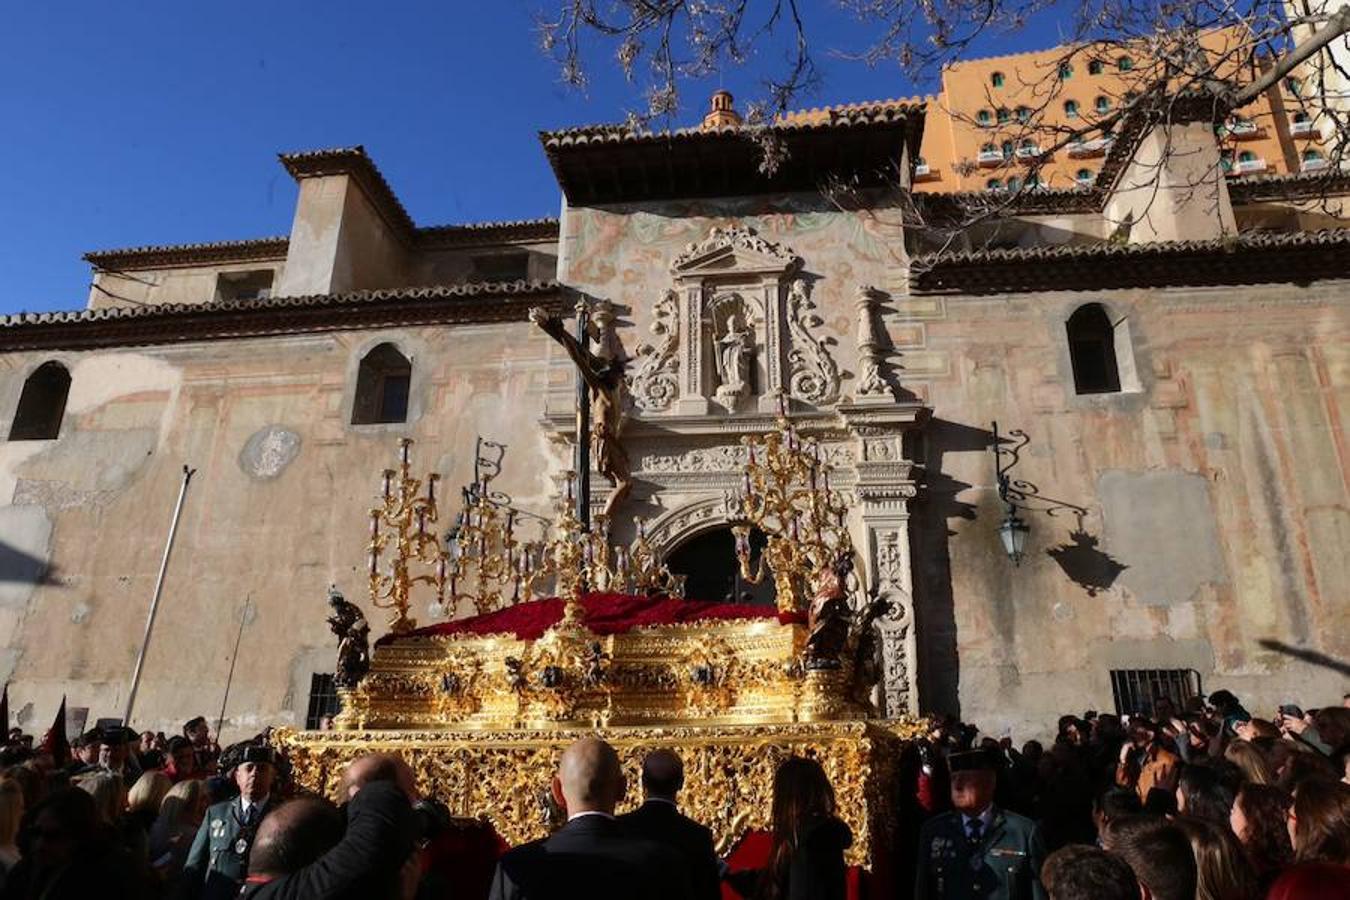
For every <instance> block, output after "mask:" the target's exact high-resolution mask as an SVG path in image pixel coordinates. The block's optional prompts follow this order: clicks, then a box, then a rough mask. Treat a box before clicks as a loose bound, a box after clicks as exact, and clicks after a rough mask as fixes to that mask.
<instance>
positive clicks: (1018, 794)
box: [0, 691, 1350, 900]
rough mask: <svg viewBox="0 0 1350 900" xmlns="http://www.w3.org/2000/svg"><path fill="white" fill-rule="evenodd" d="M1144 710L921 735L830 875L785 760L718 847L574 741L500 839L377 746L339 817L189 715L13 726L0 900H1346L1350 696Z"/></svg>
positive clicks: (677, 767) (821, 771) (807, 803)
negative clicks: (143, 727)
mask: <svg viewBox="0 0 1350 900" xmlns="http://www.w3.org/2000/svg"><path fill="white" fill-rule="evenodd" d="M1152 707H1153V708H1152V709H1151V710H1150V712H1151V716H1150V717H1147V718H1146V717H1143V716H1116V715H1112V714H1104V713H1103V714H1097V713H1094V712H1087V713H1084V714H1083V715H1081V716H1080V715H1069V716H1064V717H1063V718H1061V719H1060V720H1059V722H1058V727H1057V735H1056V737H1055V739H1054V741H1053V742H1052V743H1050V745H1049V746H1048V747H1046V746H1044V745H1043V744H1042V743H1040V742H1037V741H1027V742H1026V743H1024V744H1023V745H1022V747H1021V748H1020V749H1018V748H1015V747H1014V746H1013V743H1012V741H1011V740H1010V739H1008V738H1004V739H1002V740H998V739H994V738H990V737H982V736H981V735H980V733H979V731H978V729H977V728H976V727H975V726H973V725H968V724H964V723H961V722H959V721H956V720H954V719H942V720H937V721H935V722H934V723H933V729H932V732H931V736H930V738H929V739H927V740H921V741H916V742H913V743H911V744H910V745H909V746H908V748H907V749H906V750H905V752H904V753H903V755H902V757H901V758H900V759H899V760H897V761H896V763H897V767H898V770H899V775H900V777H899V785H900V787H899V789H898V792H897V796H896V797H894V798H892V799H893V801H894V803H893V805H894V807H895V809H896V810H897V812H896V815H895V821H894V822H893V823H891V826H892V827H891V828H890V829H889V830H890V831H891V833H892V834H891V838H892V839H891V841H890V843H891V844H892V845H893V846H894V848H895V852H894V854H893V855H892V856H889V857H884V858H875V859H874V860H873V863H874V865H873V869H874V871H873V874H872V877H871V878H870V879H861V878H859V877H858V873H857V872H856V871H854V870H850V868H849V867H848V866H847V865H846V863H845V859H846V853H847V851H848V848H849V847H850V845H851V843H852V839H853V836H852V832H851V830H850V828H849V826H848V825H847V824H846V823H845V822H844V821H843V820H842V819H841V818H840V816H839V813H838V809H837V805H836V800H835V794H834V789H833V786H832V785H831V783H830V780H829V778H828V776H827V774H826V770H825V768H824V767H823V766H822V765H821V763H820V762H819V761H817V760H815V759H812V758H809V757H804V756H794V757H789V758H787V759H785V760H783V761H782V762H781V763H780V764H779V766H778V768H777V773H776V776H775V779H774V785H773V798H772V808H771V809H769V810H766V811H764V812H765V813H766V817H767V820H768V822H769V823H770V827H769V828H768V829H767V830H766V831H764V832H762V833H758V834H756V835H753V837H754V838H757V839H758V840H759V841H760V843H759V845H758V846H759V847H760V848H761V850H760V852H758V853H745V852H740V851H739V850H738V851H737V852H736V853H735V854H730V855H728V856H725V857H719V855H718V853H717V850H716V849H715V844H714V841H713V836H712V833H711V831H710V830H709V829H708V828H707V827H705V825H703V824H700V823H698V822H696V821H694V820H692V819H690V818H689V817H687V816H686V815H685V814H684V813H683V812H681V809H680V796H681V794H682V792H683V790H684V768H683V764H682V761H681V759H680V757H679V756H678V755H677V754H675V753H674V752H672V751H670V750H667V749H659V750H654V751H653V752H651V753H649V754H647V755H646V757H645V759H644V760H643V765H642V777H641V793H642V801H641V802H640V803H639V804H638V805H637V806H636V808H634V809H633V810H631V811H629V812H626V813H623V814H618V810H619V808H620V807H621V806H622V805H623V804H624V802H625V799H626V797H627V795H628V787H629V786H628V785H627V784H626V780H625V776H624V774H623V771H622V767H621V765H620V760H619V756H618V754H617V752H616V751H615V750H614V748H613V747H611V746H610V745H609V744H607V743H605V742H604V741H603V740H601V739H599V738H598V737H588V738H584V739H582V740H579V741H577V742H576V743H575V744H573V745H572V746H570V747H569V748H567V749H566V750H565V751H564V752H563V754H562V757H561V760H560V763H559V766H558V770H557V773H556V775H555V777H554V778H553V781H552V785H551V794H552V798H553V800H554V802H555V803H556V805H557V808H558V810H559V811H561V813H562V816H561V820H562V821H561V822H560V824H559V826H558V827H557V828H556V830H554V831H553V832H552V833H551V834H550V835H549V836H548V837H546V838H543V839H541V840H539V841H535V842H533V843H529V844H525V845H522V846H519V847H515V848H508V847H506V846H505V844H504V843H502V842H501V841H500V839H498V838H496V836H495V835H494V834H492V833H491V829H490V828H488V827H487V826H484V825H483V823H481V822H477V821H475V822H473V823H471V824H472V825H474V826H475V827H476V828H477V830H476V831H475V830H474V829H473V828H469V829H467V830H465V831H463V832H460V833H456V832H455V829H454V827H452V826H453V823H454V822H455V820H453V819H452V818H451V817H450V815H449V813H448V812H447V810H446V809H445V807H444V806H443V805H441V804H439V803H438V802H437V801H435V800H434V798H430V797H424V796H422V795H421V793H420V792H419V788H418V785H417V783H416V780H415V778H414V776H413V772H412V770H411V769H410V768H409V766H408V765H407V763H406V762H405V761H404V760H402V759H400V758H398V757H396V756H390V755H378V754H376V755H370V756H365V757H361V758H359V759H357V760H356V761H354V762H353V763H351V764H350V765H349V766H348V767H347V769H346V770H345V772H344V773H343V778H342V782H341V785H340V788H339V790H338V797H337V798H336V800H337V801H338V802H337V803H334V802H333V800H332V799H329V798H324V797H319V796H316V795H313V794H308V793H305V792H304V791H302V790H300V789H298V788H297V786H296V785H295V784H294V783H293V780H292V779H291V778H290V772H289V766H288V764H287V761H286V760H285V758H284V757H283V756H281V755H279V754H278V753H277V752H276V751H275V750H274V749H273V748H272V747H271V746H269V744H268V742H267V740H266V735H262V736H259V737H258V738H256V739H254V740H251V741H247V742H243V743H240V744H236V745H233V746H230V747H227V748H225V749H224V750H223V751H222V750H221V749H220V748H219V747H218V746H217V745H216V744H215V742H214V741H213V740H212V737H211V735H210V733H209V729H208V728H207V723H206V722H205V721H204V720H202V719H194V720H192V721H191V722H188V723H187V724H186V725H185V726H184V728H183V730H182V732H183V733H182V734H181V735H176V736H174V737H171V738H168V737H166V736H165V735H163V734H156V733H151V732H145V733H136V732H134V731H131V730H129V729H127V728H124V727H122V726H120V725H107V726H104V727H101V728H98V729H95V730H93V731H91V732H88V733H86V734H83V735H80V736H79V737H77V738H76V739H75V740H73V741H70V742H69V744H68V745H66V743H65V741H64V739H63V738H60V739H53V736H52V735H51V734H49V735H48V736H47V738H46V739H44V740H43V741H42V742H40V743H39V744H38V745H37V746H34V743H33V741H32V739H31V738H28V737H27V736H25V735H23V734H22V733H21V732H20V731H18V730H17V729H16V730H14V731H12V732H10V733H9V735H8V738H7V741H6V743H5V746H4V748H3V749H2V750H0V900H67V898H69V900H75V898H77V897H78V898H79V900H86V898H87V896H89V895H92V894H95V893H96V894H97V895H99V896H102V897H109V898H114V900H117V898H124V897H125V898H163V900H217V898H219V900H224V898H230V897H247V898H255V900H281V898H286V900H300V898H353V900H355V898H375V900H383V898H389V900H394V898H398V900H431V898H465V897H473V898H475V900H482V898H485V897H487V898H490V900H517V898H519V900H544V898H582V897H584V898H599V900H604V898H621V897H622V898H646V897H651V898H658V900H659V898H671V900H713V898H717V897H724V896H725V897H735V896H739V897H744V898H751V900H808V898H809V900H845V898H850V900H852V898H858V897H866V898H880V897H895V898H908V897H914V898H916V900H938V898H952V900H967V898H969V900H1044V898H1048V900H1133V898H1145V900H1264V898H1269V900H1338V898H1350V758H1348V757H1350V695H1347V696H1346V697H1345V698H1343V701H1342V703H1341V704H1340V705H1338V706H1329V707H1325V708H1322V709H1319V710H1315V711H1308V712H1305V711H1304V710H1301V709H1298V708H1297V707H1294V706H1282V707H1280V709H1279V711H1278V712H1277V713H1276V714H1275V715H1273V716H1272V717H1271V718H1269V719H1261V718H1257V717H1254V716H1252V715H1251V714H1250V713H1248V711H1247V710H1246V709H1244V708H1243V705H1242V704H1241V703H1240V702H1239V700H1238V698H1236V697H1234V696H1233V695H1232V694H1231V693H1229V692H1227V691H1218V692H1216V693H1214V694H1212V695H1210V696H1209V697H1208V698H1207V700H1205V701H1203V702H1202V701H1200V700H1198V699H1197V700H1195V701H1193V702H1191V703H1189V704H1188V705H1187V706H1186V708H1182V709H1178V708H1176V706H1175V704H1173V703H1171V702H1169V701H1167V700H1166V699H1158V700H1156V701H1155V702H1154V703H1153V704H1152ZM338 804H340V805H338ZM484 829H486V832H484ZM475 834H476V835H477V839H476V840H469V839H466V835H475ZM747 842H751V837H749V836H748V837H747V838H744V839H743V840H742V848H743V847H744V846H747V845H748V844H747ZM747 859H749V860H750V862H749V863H747V861H746V860H747Z"/></svg>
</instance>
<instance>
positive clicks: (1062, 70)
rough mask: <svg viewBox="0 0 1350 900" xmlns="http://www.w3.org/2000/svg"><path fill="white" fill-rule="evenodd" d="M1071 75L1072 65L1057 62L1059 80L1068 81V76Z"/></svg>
mask: <svg viewBox="0 0 1350 900" xmlns="http://www.w3.org/2000/svg"><path fill="white" fill-rule="evenodd" d="M1072 77H1073V66H1072V65H1070V64H1069V63H1060V64H1059V80H1060V81H1068V80H1069V79H1070V78H1072Z"/></svg>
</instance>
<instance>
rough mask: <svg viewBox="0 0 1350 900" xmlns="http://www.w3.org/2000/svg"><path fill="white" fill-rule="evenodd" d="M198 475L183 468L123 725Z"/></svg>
mask: <svg viewBox="0 0 1350 900" xmlns="http://www.w3.org/2000/svg"><path fill="white" fill-rule="evenodd" d="M196 473H197V470H196V469H189V468H188V467H187V466H183V484H182V486H181V487H180V488H179V489H178V503H177V504H176V505H175V506H174V508H173V522H172V523H171V524H170V525H169V538H168V540H167V541H165V542H164V558H163V559H162V560H160V562H159V577H158V578H157V579H155V596H154V597H152V598H151V600H150V614H149V615H148V616H146V617H145V636H144V637H142V638H141V652H140V653H138V654H137V655H136V668H135V670H134V671H133V672H132V673H131V693H129V694H128V695H127V709H126V712H125V713H123V714H122V724H123V725H129V724H130V723H131V711H132V709H133V708H135V706H136V691H137V689H139V688H140V686H141V667H142V666H144V665H145V651H146V648H148V647H149V646H150V632H151V631H153V630H154V627H155V613H157V612H159V598H160V596H161V595H162V594H163V593H164V573H165V572H167V571H168V569H169V554H170V553H172V552H173V539H174V536H175V535H177V534H178V519H179V518H180V517H181V516H182V515H183V498H184V497H186V496H187V489H188V482H190V481H192V476H193V475H195V474H196Z"/></svg>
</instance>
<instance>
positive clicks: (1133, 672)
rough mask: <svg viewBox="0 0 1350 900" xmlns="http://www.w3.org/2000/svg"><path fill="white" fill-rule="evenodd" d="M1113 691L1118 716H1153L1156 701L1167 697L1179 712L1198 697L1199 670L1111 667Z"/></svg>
mask: <svg viewBox="0 0 1350 900" xmlns="http://www.w3.org/2000/svg"><path fill="white" fill-rule="evenodd" d="M1111 693H1112V695H1114V697H1115V701H1116V714H1117V715H1131V716H1138V715H1144V716H1148V717H1149V718H1153V717H1154V716H1155V715H1156V712H1155V708H1156V704H1157V702H1158V701H1159V700H1161V699H1162V698H1164V697H1165V698H1167V699H1168V700H1171V701H1172V705H1173V706H1174V707H1176V709H1177V711H1181V710H1182V709H1184V708H1185V707H1186V703H1187V701H1189V700H1190V699H1191V698H1193V697H1199V696H1200V673H1199V672H1197V671H1195V670H1194V669H1112V670H1111Z"/></svg>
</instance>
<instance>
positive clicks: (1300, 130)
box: [1289, 122, 1317, 137]
mask: <svg viewBox="0 0 1350 900" xmlns="http://www.w3.org/2000/svg"><path fill="white" fill-rule="evenodd" d="M1289 131H1290V132H1291V133H1292V134H1293V135H1294V137H1311V136H1312V135H1314V134H1316V133H1317V129H1316V128H1314V127H1313V123H1312V122H1294V123H1292V124H1291V125H1290V128H1289Z"/></svg>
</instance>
